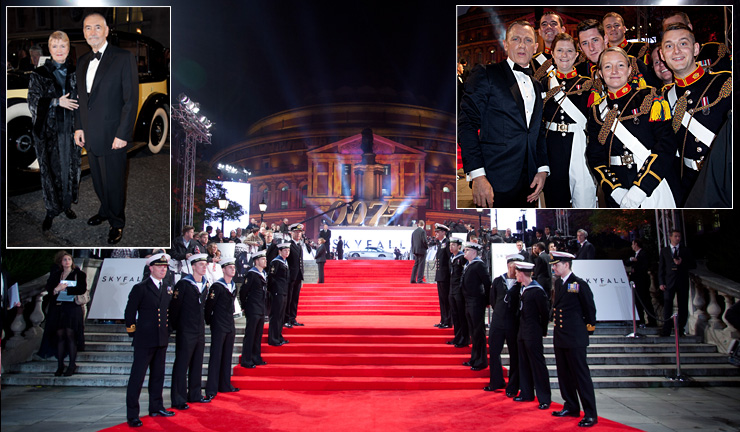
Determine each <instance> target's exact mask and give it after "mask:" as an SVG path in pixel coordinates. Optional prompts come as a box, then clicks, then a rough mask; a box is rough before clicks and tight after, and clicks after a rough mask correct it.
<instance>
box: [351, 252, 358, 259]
mask: <svg viewBox="0 0 740 432" xmlns="http://www.w3.org/2000/svg"><path fill="white" fill-rule="evenodd" d="M350 256H351V257H352V258H359V257H360V254H358V253H353V254H352V255H350Z"/></svg>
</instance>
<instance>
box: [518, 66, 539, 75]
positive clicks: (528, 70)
mask: <svg viewBox="0 0 740 432" xmlns="http://www.w3.org/2000/svg"><path fill="white" fill-rule="evenodd" d="M514 70H515V71H518V72H522V73H524V74H527V75H529V76H532V75H534V74H533V73H532V68H531V67H526V68H525V67H521V66H519V65H518V64H515V65H514Z"/></svg>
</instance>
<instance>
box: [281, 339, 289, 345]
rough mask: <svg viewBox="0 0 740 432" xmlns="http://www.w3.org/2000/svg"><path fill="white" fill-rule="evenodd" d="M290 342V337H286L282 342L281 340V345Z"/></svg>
mask: <svg viewBox="0 0 740 432" xmlns="http://www.w3.org/2000/svg"><path fill="white" fill-rule="evenodd" d="M288 343H290V341H289V340H288V339H285V340H283V341H282V342H280V345H285V344H288Z"/></svg>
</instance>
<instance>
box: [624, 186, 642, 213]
mask: <svg viewBox="0 0 740 432" xmlns="http://www.w3.org/2000/svg"><path fill="white" fill-rule="evenodd" d="M645 198H647V194H646V193H645V192H644V191H643V190H642V189H640V188H639V187H637V186H632V187H631V188H630V190H629V191H628V192H627V194H626V195H625V196H624V198H622V201H621V202H620V203H619V207H621V208H638V207H640V204H642V202H643V201H645Z"/></svg>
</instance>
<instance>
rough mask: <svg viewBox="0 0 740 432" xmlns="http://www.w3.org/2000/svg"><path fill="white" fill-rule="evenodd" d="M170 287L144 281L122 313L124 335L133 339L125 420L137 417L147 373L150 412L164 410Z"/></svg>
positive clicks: (134, 289)
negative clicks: (124, 328) (125, 332)
mask: <svg viewBox="0 0 740 432" xmlns="http://www.w3.org/2000/svg"><path fill="white" fill-rule="evenodd" d="M171 299H172V286H170V285H167V284H166V283H163V284H162V286H161V287H160V286H157V284H155V279H153V278H151V277H147V278H146V279H144V280H143V281H141V282H139V283H137V284H136V285H134V287H133V288H132V289H131V292H130V293H129V295H128V303H126V309H125V311H124V318H125V322H126V331H127V332H128V334H129V336H131V337H133V338H134V340H133V341H132V343H131V344H132V345H133V347H134V362H133V364H132V365H131V375H130V376H129V379H128V386H127V389H126V417H127V418H129V419H132V418H138V417H139V395H140V394H141V386H142V384H143V383H144V378H145V377H146V371H147V369H149V412H150V413H153V412H158V411H160V410H164V400H163V398H162V389H163V387H164V374H165V359H166V356H167V344H168V342H169V337H170V332H169V321H168V312H169V306H170V300H171Z"/></svg>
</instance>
